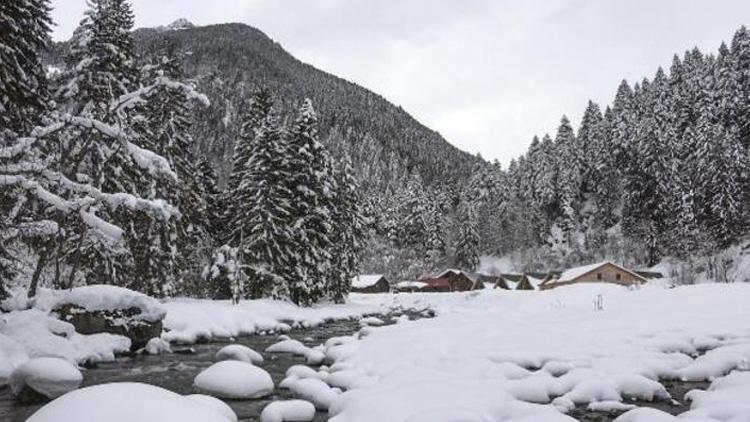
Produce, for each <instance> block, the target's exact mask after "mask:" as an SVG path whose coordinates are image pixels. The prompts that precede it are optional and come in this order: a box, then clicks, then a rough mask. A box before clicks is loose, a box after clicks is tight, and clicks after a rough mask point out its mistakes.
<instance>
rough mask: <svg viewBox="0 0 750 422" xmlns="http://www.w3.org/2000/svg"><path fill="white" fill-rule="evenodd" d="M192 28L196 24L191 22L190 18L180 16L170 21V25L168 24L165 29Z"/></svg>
mask: <svg viewBox="0 0 750 422" xmlns="http://www.w3.org/2000/svg"><path fill="white" fill-rule="evenodd" d="M190 28H195V25H193V23H192V22H190V21H189V20H187V19H185V18H180V19H177V20H176V21H174V22H172V23H170V24H169V25H167V26H166V27H165V28H164V29H167V30H172V31H177V30H180V29H190Z"/></svg>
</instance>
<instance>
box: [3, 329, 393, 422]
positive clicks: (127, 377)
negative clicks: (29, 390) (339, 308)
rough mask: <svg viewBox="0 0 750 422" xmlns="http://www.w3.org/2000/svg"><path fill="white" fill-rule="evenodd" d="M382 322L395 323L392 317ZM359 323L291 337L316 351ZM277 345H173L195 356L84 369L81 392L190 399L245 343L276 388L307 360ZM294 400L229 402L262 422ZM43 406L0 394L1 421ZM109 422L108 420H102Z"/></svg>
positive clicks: (242, 415) (18, 419) (138, 358)
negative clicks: (205, 375)
mask: <svg viewBox="0 0 750 422" xmlns="http://www.w3.org/2000/svg"><path fill="white" fill-rule="evenodd" d="M382 319H383V320H384V321H387V322H392V321H391V320H390V319H389V318H387V317H386V318H382ZM359 328H360V326H359V323H358V321H356V320H341V321H334V322H329V323H326V324H323V325H320V326H318V327H314V328H300V329H294V330H292V331H291V332H289V333H287V335H288V336H289V337H291V338H293V339H296V340H299V341H301V342H303V343H304V344H305V345H306V346H310V347H312V346H317V345H318V344H321V343H324V342H325V341H326V340H327V339H329V338H331V337H337V336H346V335H351V334H353V333H355V332H357V331H358V330H359ZM276 342H278V335H276V334H273V335H267V336H262V335H253V336H247V337H238V338H236V339H234V341H230V340H229V339H227V340H223V341H222V340H212V341H211V342H209V343H205V344H194V345H192V346H173V350H180V349H189V348H193V349H194V350H195V353H193V354H182V353H171V354H163V355H157V356H151V355H134V356H123V357H118V358H117V359H116V360H115V361H114V362H107V363H100V364H98V365H97V366H96V367H95V368H91V369H85V370H82V372H83V385H82V386H83V387H85V386H91V385H97V384H104V383H108V382H141V383H145V384H152V385H156V386H159V387H162V388H165V389H167V390H170V391H174V392H176V393H180V394H192V393H194V391H193V379H194V378H195V376H196V375H198V373H199V372H200V371H202V370H203V369H205V368H207V367H209V366H210V365H211V364H213V363H215V362H216V357H215V355H216V352H218V351H219V349H221V348H222V347H224V346H226V345H227V344H243V345H245V346H248V347H250V348H251V349H253V350H255V351H256V352H258V353H260V354H262V355H263V358H264V362H263V363H262V364H261V365H258V366H260V367H262V368H263V369H265V370H266V371H268V372H269V373H270V374H271V377H272V378H273V381H274V384H275V385H278V384H279V382H281V380H282V379H284V376H285V373H286V370H287V368H289V367H290V366H292V365H296V364H304V363H305V358H304V357H301V356H292V355H290V354H287V353H273V354H272V353H265V352H264V350H265V349H266V347H268V346H270V345H272V344H274V343H276ZM288 398H293V397H292V396H291V394H290V393H289V391H288V390H282V389H278V388H277V389H276V390H275V391H274V393H273V395H271V396H269V397H265V398H263V399H257V400H227V401H226V403H227V404H229V406H231V407H232V409H234V411H235V413H237V417H238V419H239V420H240V421H258V420H259V417H260V412H261V411H262V410H263V408H264V407H265V406H266V405H267V404H268V403H270V402H271V401H273V400H277V399H288ZM42 406H43V405H23V404H19V403H18V402H17V401H15V400H14V399H13V397H12V396H11V394H10V389H9V388H3V389H0V422H22V421H24V420H26V418H28V417H29V416H31V414H33V413H34V412H35V411H36V410H37V409H39V408H40V407H42ZM327 419H328V414H327V413H325V412H318V413H317V414H316V416H315V419H314V420H315V421H316V422H318V421H325V420H327ZM102 422H106V421H102Z"/></svg>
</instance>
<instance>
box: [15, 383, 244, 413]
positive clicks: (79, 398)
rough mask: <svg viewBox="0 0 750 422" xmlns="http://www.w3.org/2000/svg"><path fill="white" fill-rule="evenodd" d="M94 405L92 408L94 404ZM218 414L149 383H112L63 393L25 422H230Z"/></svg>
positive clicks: (213, 410)
mask: <svg viewBox="0 0 750 422" xmlns="http://www.w3.org/2000/svg"><path fill="white" fill-rule="evenodd" d="M94 404H95V405H94ZM234 420H235V419H228V418H227V416H225V415H223V414H222V413H221V412H218V411H217V410H215V409H213V408H211V407H210V406H206V405H205V404H204V403H198V402H197V401H196V400H191V399H189V398H186V397H185V396H181V395H179V394H177V393H173V392H171V391H168V390H165V389H163V388H160V387H156V386H153V385H148V384H140V383H129V382H126V383H111V384H101V385H96V386H93V387H86V388H82V389H80V390H76V391H73V392H70V393H68V394H65V395H64V396H62V397H59V398H57V399H56V400H54V401H52V402H51V403H48V404H47V405H46V406H44V407H42V408H41V409H39V410H38V411H37V412H36V413H34V414H33V415H31V417H30V418H29V419H27V420H26V422H103V421H106V422H135V421H137V422H232V421H234Z"/></svg>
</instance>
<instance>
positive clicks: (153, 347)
mask: <svg viewBox="0 0 750 422" xmlns="http://www.w3.org/2000/svg"><path fill="white" fill-rule="evenodd" d="M143 352H144V353H146V354H148V355H161V354H162V353H172V346H170V345H169V342H168V341H166V340H164V339H162V338H161V337H154V338H152V339H151V340H149V341H148V343H146V347H144V348H143Z"/></svg>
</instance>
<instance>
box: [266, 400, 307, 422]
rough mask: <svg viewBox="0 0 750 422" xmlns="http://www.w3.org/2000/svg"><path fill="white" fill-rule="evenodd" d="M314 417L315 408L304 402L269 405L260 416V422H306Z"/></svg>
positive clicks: (291, 401)
mask: <svg viewBox="0 0 750 422" xmlns="http://www.w3.org/2000/svg"><path fill="white" fill-rule="evenodd" d="M314 417H315V406H313V404H312V403H310V402H308V401H305V400H285V401H275V402H272V403H270V404H269V405H268V406H266V407H265V408H264V409H263V412H261V414H260V422H308V421H311V420H313V418H314Z"/></svg>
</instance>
